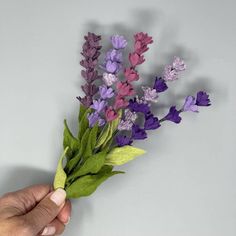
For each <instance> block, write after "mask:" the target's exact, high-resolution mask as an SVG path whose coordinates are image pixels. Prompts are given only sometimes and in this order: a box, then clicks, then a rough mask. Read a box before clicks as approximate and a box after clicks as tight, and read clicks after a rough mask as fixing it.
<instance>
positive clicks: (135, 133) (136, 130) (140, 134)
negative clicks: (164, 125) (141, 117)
mask: <svg viewBox="0 0 236 236" xmlns="http://www.w3.org/2000/svg"><path fill="white" fill-rule="evenodd" d="M132 138H133V139H145V138H147V133H146V131H145V130H144V129H142V128H140V126H139V125H135V124H134V125H133V127H132Z"/></svg>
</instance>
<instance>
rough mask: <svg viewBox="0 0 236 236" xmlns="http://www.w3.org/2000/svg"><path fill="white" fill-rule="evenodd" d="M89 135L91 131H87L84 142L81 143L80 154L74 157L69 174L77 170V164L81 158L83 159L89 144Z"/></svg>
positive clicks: (69, 167)
mask: <svg viewBox="0 0 236 236" xmlns="http://www.w3.org/2000/svg"><path fill="white" fill-rule="evenodd" d="M89 133H90V129H87V130H86V131H85V133H84V135H83V137H82V140H81V143H80V149H79V152H78V154H77V155H76V156H75V157H73V158H72V159H71V160H70V161H69V163H68V165H67V167H68V170H69V172H70V171H71V170H72V169H73V168H75V167H76V166H77V164H78V163H79V162H80V160H81V158H82V155H83V153H84V151H85V149H86V146H87V142H88V138H89Z"/></svg>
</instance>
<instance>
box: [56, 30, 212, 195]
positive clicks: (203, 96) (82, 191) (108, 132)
mask: <svg viewBox="0 0 236 236" xmlns="http://www.w3.org/2000/svg"><path fill="white" fill-rule="evenodd" d="M84 39H85V42H84V44H83V48H82V52H81V54H82V56H83V59H82V60H81V62H80V65H81V66H82V67H83V70H82V71H81V76H82V77H83V78H84V79H85V84H84V85H83V86H82V90H83V92H84V93H85V96H84V97H77V99H78V100H79V102H80V109H79V115H78V133H77V135H75V134H74V133H72V132H71V131H70V129H69V127H68V124H67V122H66V120H65V121H64V124H65V129H64V141H63V146H64V152H63V154H62V156H61V158H60V160H59V162H58V167H57V171H56V174H55V178H54V188H55V189H57V188H64V189H65V190H66V193H67V198H80V197H84V196H88V195H90V194H92V193H93V192H94V191H95V190H96V189H97V187H98V186H99V185H100V184H101V183H103V182H104V181H105V180H107V179H108V178H109V177H111V176H113V175H116V174H122V173H124V172H122V171H117V170H113V168H114V167H115V166H120V165H123V164H125V163H127V162H129V161H131V160H133V159H134V158H136V157H137V156H140V155H143V154H144V153H145V151H144V150H142V149H140V148H137V147H135V146H134V141H136V140H143V139H146V138H147V135H148V134H147V133H148V131H149V130H156V129H159V128H160V127H161V125H162V123H163V122H167V121H169V122H174V123H176V124H178V123H180V122H181V119H182V118H181V116H180V115H181V113H183V112H195V113H197V112H198V110H199V107H201V106H209V105H210V100H209V95H208V94H207V93H206V92H205V91H198V92H197V94H196V95H195V96H191V95H190V96H186V98H185V101H183V105H182V107H180V108H179V109H178V108H177V107H176V106H170V108H169V110H168V111H167V112H166V115H165V116H164V117H162V118H159V117H157V116H155V114H153V112H152V108H153V106H154V104H155V103H157V102H158V100H159V95H160V94H161V93H163V92H164V91H166V90H167V89H168V83H171V82H173V81H175V80H177V79H178V78H179V74H180V73H181V72H182V71H184V70H185V69H186V65H185V63H184V61H183V60H182V59H180V58H179V57H175V58H174V59H173V61H172V63H171V64H169V65H167V66H165V68H164V70H163V74H162V75H161V76H160V77H156V78H154V79H153V81H152V86H151V87H149V86H142V87H141V89H142V95H139V94H138V93H137V90H136V91H135V87H134V84H135V82H136V81H138V80H139V79H140V74H139V72H138V66H140V65H141V64H143V63H144V62H145V58H144V54H145V52H147V51H148V49H149V45H150V44H152V43H153V39H152V37H150V36H149V35H148V34H146V33H143V32H140V33H137V34H135V35H134V47H133V51H132V52H130V53H129V57H128V64H127V65H126V64H125V63H124V61H123V53H124V50H125V48H126V46H127V44H128V42H127V40H126V39H125V38H124V37H123V36H120V35H114V36H112V37H111V49H110V50H109V51H108V52H106V54H105V55H104V57H103V62H102V63H99V60H98V59H99V57H100V54H101V48H102V47H101V46H100V41H101V36H98V35H96V34H94V33H88V34H87V35H86V36H85V37H84ZM99 72H100V73H99ZM149 84H150V82H149Z"/></svg>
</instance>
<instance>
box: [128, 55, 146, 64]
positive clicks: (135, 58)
mask: <svg viewBox="0 0 236 236" xmlns="http://www.w3.org/2000/svg"><path fill="white" fill-rule="evenodd" d="M129 61H130V63H131V65H132V66H133V67H135V66H137V65H140V64H142V63H143V62H144V61H145V59H144V56H142V55H139V54H138V53H136V52H134V53H130V54H129Z"/></svg>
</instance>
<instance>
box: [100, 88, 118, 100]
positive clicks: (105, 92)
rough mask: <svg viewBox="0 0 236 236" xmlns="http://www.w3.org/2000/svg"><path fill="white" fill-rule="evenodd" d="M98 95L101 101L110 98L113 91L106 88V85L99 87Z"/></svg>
mask: <svg viewBox="0 0 236 236" xmlns="http://www.w3.org/2000/svg"><path fill="white" fill-rule="evenodd" d="M99 94H100V96H101V98H102V99H107V98H112V97H113V96H114V91H113V89H112V88H108V87H107V86H106V85H102V86H99Z"/></svg>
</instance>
